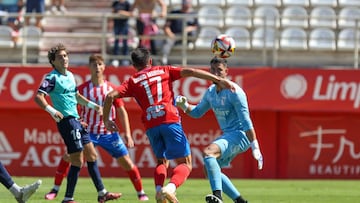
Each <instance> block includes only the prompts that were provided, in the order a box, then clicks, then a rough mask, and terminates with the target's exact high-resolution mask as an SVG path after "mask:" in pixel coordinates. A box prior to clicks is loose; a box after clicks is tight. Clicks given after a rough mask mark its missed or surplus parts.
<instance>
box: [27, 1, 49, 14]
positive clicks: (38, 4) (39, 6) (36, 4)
mask: <svg viewBox="0 0 360 203" xmlns="http://www.w3.org/2000/svg"><path fill="white" fill-rule="evenodd" d="M33 11H35V12H36V13H44V12H45V0H26V13H32V12H33Z"/></svg>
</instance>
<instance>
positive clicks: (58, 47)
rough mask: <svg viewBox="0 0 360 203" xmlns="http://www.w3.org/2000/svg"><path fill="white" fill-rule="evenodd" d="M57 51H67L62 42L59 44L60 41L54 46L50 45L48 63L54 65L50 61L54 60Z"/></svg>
mask: <svg viewBox="0 0 360 203" xmlns="http://www.w3.org/2000/svg"><path fill="white" fill-rule="evenodd" d="M59 51H65V52H66V53H68V52H67V50H66V47H65V45H63V44H61V43H59V44H57V45H56V46H54V47H51V49H50V50H49V51H48V59H49V63H50V64H51V65H52V66H53V67H54V65H53V63H52V61H54V60H55V55H56V53H58V52H59Z"/></svg>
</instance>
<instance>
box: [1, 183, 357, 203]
mask: <svg viewBox="0 0 360 203" xmlns="http://www.w3.org/2000/svg"><path fill="white" fill-rule="evenodd" d="M36 179H37V178H36V177H14V180H15V181H16V182H17V183H18V184H19V185H25V184H29V183H32V182H34V181H35V180H36ZM41 179H42V181H43V183H42V185H41V187H40V188H39V190H38V191H37V193H36V194H34V195H33V196H32V197H31V199H30V200H29V201H28V203H51V202H61V200H62V198H63V196H64V191H65V184H63V187H62V188H61V190H60V193H59V195H58V197H57V198H56V199H55V200H52V201H49V200H44V194H45V193H46V192H48V191H49V190H50V189H51V187H52V185H53V179H52V178H48V177H46V178H41ZM103 181H104V184H105V187H106V188H107V190H108V191H111V192H121V193H122V194H123V196H122V197H121V198H120V199H119V200H117V201H109V203H116V202H123V203H134V202H139V201H138V200H137V196H136V193H135V191H134V188H133V186H132V184H131V183H130V181H129V179H127V178H116V177H114V178H104V179H103ZM233 183H234V184H235V185H236V187H237V188H238V189H239V190H240V192H241V194H242V195H243V196H244V197H245V199H247V200H248V201H249V202H250V203H302V202H304V203H305V202H317V203H321V202H326V203H347V202H348V203H355V202H360V180H259V179H254V180H252V179H235V180H233ZM143 185H144V188H145V191H146V192H147V194H148V195H149V198H150V201H148V202H149V203H150V202H151V203H152V202H155V199H154V196H155V191H154V186H153V180H152V179H150V178H144V179H143ZM209 192H210V186H209V184H208V182H207V180H205V179H191V178H190V179H188V180H187V181H186V182H185V184H183V185H182V186H181V187H180V188H179V189H178V190H177V197H178V199H179V201H180V202H181V203H204V202H205V200H204V197H205V195H206V194H208V193H209ZM0 194H1V195H0V202H1V203H11V202H15V199H14V198H13V196H12V195H11V194H10V192H9V191H7V190H6V189H5V187H2V189H0ZM96 198H97V194H96V192H95V188H94V186H93V184H92V182H91V180H90V178H87V177H81V178H80V179H79V182H78V185H77V188H76V191H75V200H76V201H78V202H79V203H95V202H97V201H96ZM224 202H225V203H231V202H232V201H231V200H230V199H229V198H227V197H225V196H224Z"/></svg>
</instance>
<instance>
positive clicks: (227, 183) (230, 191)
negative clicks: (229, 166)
mask: <svg viewBox="0 0 360 203" xmlns="http://www.w3.org/2000/svg"><path fill="white" fill-rule="evenodd" d="M221 180H222V187H223V191H224V193H225V194H226V195H227V196H228V197H230V198H231V199H232V200H234V199H236V198H238V197H240V192H239V191H238V190H237V189H236V187H235V186H234V184H233V183H232V182H231V180H230V179H229V178H228V177H227V176H226V175H225V174H223V173H222V174H221Z"/></svg>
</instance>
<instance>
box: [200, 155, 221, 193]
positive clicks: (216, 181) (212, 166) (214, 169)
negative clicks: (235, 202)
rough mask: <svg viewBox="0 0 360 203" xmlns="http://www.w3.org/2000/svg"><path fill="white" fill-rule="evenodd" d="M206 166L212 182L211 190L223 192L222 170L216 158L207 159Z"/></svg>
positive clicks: (205, 159)
mask: <svg viewBox="0 0 360 203" xmlns="http://www.w3.org/2000/svg"><path fill="white" fill-rule="evenodd" d="M204 164H205V168H206V171H207V176H208V179H209V182H210V186H211V190H212V191H215V190H222V184H221V168H220V166H219V164H218V163H217V161H216V158H214V157H205V158H204Z"/></svg>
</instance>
